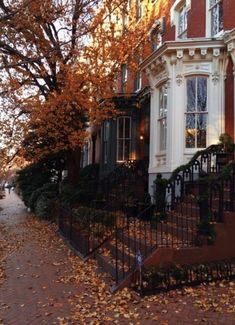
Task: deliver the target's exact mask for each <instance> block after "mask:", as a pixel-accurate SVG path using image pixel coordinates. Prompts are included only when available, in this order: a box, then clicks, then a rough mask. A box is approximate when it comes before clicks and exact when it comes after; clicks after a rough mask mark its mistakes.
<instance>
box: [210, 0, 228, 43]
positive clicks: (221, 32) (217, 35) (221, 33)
mask: <svg viewBox="0 0 235 325" xmlns="http://www.w3.org/2000/svg"><path fill="white" fill-rule="evenodd" d="M221 1H223V0H221ZM211 27H212V26H211V9H210V0H207V1H206V37H208V38H212V37H213V38H214V37H220V36H222V35H223V33H224V29H222V30H221V31H219V32H218V33H217V34H216V35H213V36H212V31H211Z"/></svg>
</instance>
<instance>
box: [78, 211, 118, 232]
mask: <svg viewBox="0 0 235 325" xmlns="http://www.w3.org/2000/svg"><path fill="white" fill-rule="evenodd" d="M73 216H74V219H75V220H76V221H77V222H79V224H80V225H83V226H84V227H87V226H88V225H90V224H96V223H99V224H101V225H103V226H105V227H107V228H111V227H113V226H114V224H115V220H116V219H115V215H114V214H113V213H112V212H109V211H105V210H99V209H93V208H87V207H79V208H77V209H73Z"/></svg>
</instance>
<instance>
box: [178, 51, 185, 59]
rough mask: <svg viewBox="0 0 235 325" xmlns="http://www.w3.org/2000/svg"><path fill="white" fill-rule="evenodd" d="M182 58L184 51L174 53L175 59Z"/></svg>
mask: <svg viewBox="0 0 235 325" xmlns="http://www.w3.org/2000/svg"><path fill="white" fill-rule="evenodd" d="M183 56H184V51H183V50H177V52H176V57H177V59H182V58H183Z"/></svg>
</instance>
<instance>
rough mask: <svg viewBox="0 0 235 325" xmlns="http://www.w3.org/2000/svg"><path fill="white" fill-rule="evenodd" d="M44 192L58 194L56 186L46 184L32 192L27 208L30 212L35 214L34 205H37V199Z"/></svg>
mask: <svg viewBox="0 0 235 325" xmlns="http://www.w3.org/2000/svg"><path fill="white" fill-rule="evenodd" d="M44 192H53V193H55V195H56V194H57V193H58V184H53V183H46V184H44V185H43V186H42V187H40V188H38V189H36V190H35V191H33V192H32V194H31V196H30V199H29V207H30V209H31V211H33V212H35V205H36V203H37V199H38V198H39V196H40V195H41V194H42V193H44Z"/></svg>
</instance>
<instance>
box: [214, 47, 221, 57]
mask: <svg viewBox="0 0 235 325" xmlns="http://www.w3.org/2000/svg"><path fill="white" fill-rule="evenodd" d="M213 56H215V57H217V56H220V49H213Z"/></svg>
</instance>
